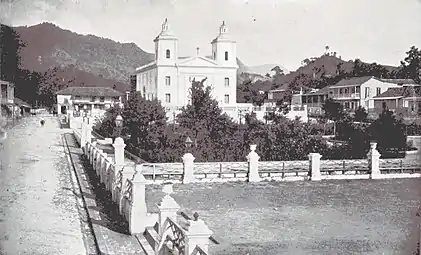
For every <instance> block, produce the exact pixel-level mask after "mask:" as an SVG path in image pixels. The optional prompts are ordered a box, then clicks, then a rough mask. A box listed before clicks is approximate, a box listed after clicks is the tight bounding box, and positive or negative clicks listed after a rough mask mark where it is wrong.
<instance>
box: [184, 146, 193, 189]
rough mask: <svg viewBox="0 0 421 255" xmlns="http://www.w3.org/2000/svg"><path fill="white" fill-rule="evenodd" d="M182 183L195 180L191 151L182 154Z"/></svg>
mask: <svg viewBox="0 0 421 255" xmlns="http://www.w3.org/2000/svg"><path fill="white" fill-rule="evenodd" d="M182 159H183V183H184V184H186V183H191V182H194V181H195V178H194V160H195V158H194V156H193V154H191V153H186V154H184V156H183V158H182Z"/></svg>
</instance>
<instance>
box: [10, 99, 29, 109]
mask: <svg viewBox="0 0 421 255" xmlns="http://www.w3.org/2000/svg"><path fill="white" fill-rule="evenodd" d="M13 101H14V103H15V104H17V105H19V106H24V107H28V108H31V105H29V104H28V103H27V102H25V101H23V100H22V99H20V98H17V97H15V99H14V100H13Z"/></svg>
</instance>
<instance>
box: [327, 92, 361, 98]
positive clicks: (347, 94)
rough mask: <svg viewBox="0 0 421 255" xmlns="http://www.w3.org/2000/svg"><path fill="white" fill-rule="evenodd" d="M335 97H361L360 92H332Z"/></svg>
mask: <svg viewBox="0 0 421 255" xmlns="http://www.w3.org/2000/svg"><path fill="white" fill-rule="evenodd" d="M331 95H332V97H333V98H360V93H346V94H345V93H342V94H331Z"/></svg>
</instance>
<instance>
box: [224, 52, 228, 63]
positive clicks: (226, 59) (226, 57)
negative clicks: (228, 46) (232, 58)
mask: <svg viewBox="0 0 421 255" xmlns="http://www.w3.org/2000/svg"><path fill="white" fill-rule="evenodd" d="M225 61H228V51H225Z"/></svg>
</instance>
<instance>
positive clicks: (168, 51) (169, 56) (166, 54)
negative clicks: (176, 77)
mask: <svg viewBox="0 0 421 255" xmlns="http://www.w3.org/2000/svg"><path fill="white" fill-rule="evenodd" d="M165 56H166V58H171V51H170V50H166V51H165Z"/></svg>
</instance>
